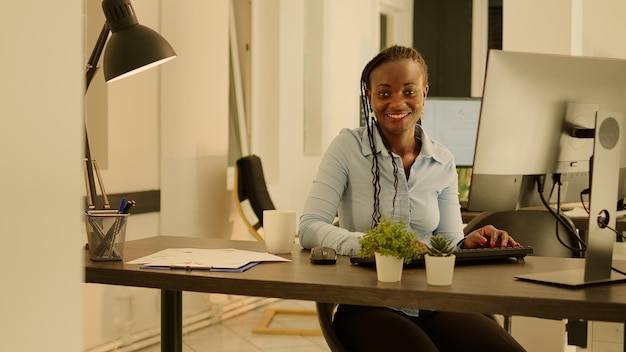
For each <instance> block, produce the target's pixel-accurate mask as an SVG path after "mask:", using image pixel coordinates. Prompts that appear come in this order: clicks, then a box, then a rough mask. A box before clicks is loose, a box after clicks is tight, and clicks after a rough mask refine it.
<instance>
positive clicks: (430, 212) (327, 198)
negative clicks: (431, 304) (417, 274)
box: [299, 125, 463, 255]
mask: <svg viewBox="0 0 626 352" xmlns="http://www.w3.org/2000/svg"><path fill="white" fill-rule="evenodd" d="M374 131H375V132H374V133H375V143H376V149H377V150H378V159H379V167H380V187H381V191H380V197H379V199H380V212H381V214H382V217H383V218H389V217H392V216H393V218H394V219H395V220H402V221H404V222H405V223H406V224H407V226H408V228H409V230H410V231H412V232H414V233H416V236H417V239H419V240H420V241H422V242H424V243H429V238H430V236H431V235H432V234H433V233H440V234H443V235H444V236H446V237H447V238H449V239H452V240H453V243H455V244H458V242H459V241H460V240H461V239H462V238H463V222H462V220H461V210H460V209H461V208H460V204H459V198H458V181H457V173H456V165H455V163H454V158H453V155H452V153H451V152H450V151H449V150H448V149H447V148H446V147H444V146H443V145H442V144H440V143H438V142H436V141H433V140H431V139H430V138H429V137H428V135H427V134H426V133H425V132H424V130H423V129H422V127H421V126H420V125H416V127H415V138H417V139H419V140H420V141H421V144H422V147H421V150H420V153H419V155H418V157H417V159H416V160H415V162H414V163H413V165H411V171H410V176H409V178H408V179H407V177H406V174H405V172H404V168H403V167H402V160H401V158H400V157H399V156H398V155H396V154H392V155H393V158H395V160H396V164H397V165H398V193H397V195H396V201H395V209H394V207H393V204H392V203H393V197H394V187H393V183H394V177H393V166H392V163H391V159H390V158H391V155H390V154H389V153H388V152H387V149H386V148H385V147H384V146H383V142H382V139H381V136H380V134H379V133H378V131H377V130H376V129H374ZM372 158H373V156H372V150H371V148H370V144H369V139H368V136H367V129H366V128H365V127H361V128H357V129H353V130H351V129H343V130H342V131H341V132H340V133H339V135H338V136H337V137H336V138H335V139H334V140H333V141H332V143H331V144H330V145H329V147H328V149H327V151H326V153H325V154H324V157H323V158H322V160H321V163H320V166H319V170H318V173H317V176H316V177H315V180H314V182H313V186H312V188H311V191H310V193H309V197H308V198H307V201H306V203H305V206H304V210H303V213H302V216H301V217H300V226H299V237H300V243H301V244H302V246H303V247H305V248H312V247H315V246H327V247H332V248H334V249H335V250H336V251H337V253H338V254H343V255H356V254H357V253H358V251H359V249H360V245H359V238H360V237H362V236H363V233H364V232H365V231H367V230H369V229H371V228H372V226H373V220H372V212H373V209H374V208H373V207H374V188H373V186H372V171H371V170H372ZM392 213H393V214H392ZM336 215H339V225H340V226H339V227H337V226H334V225H333V224H332V223H333V220H334V219H335V216H336Z"/></svg>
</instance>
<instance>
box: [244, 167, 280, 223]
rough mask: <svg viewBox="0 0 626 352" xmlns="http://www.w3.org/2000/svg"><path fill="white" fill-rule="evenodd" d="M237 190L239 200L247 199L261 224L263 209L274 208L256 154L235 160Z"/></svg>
mask: <svg viewBox="0 0 626 352" xmlns="http://www.w3.org/2000/svg"><path fill="white" fill-rule="evenodd" d="M237 173H238V182H237V192H238V194H239V201H240V202H243V201H244V200H246V199H247V200H248V201H249V202H250V207H252V210H253V211H254V214H255V215H256V217H257V218H258V220H259V223H260V225H261V226H263V210H273V209H276V207H275V206H274V203H273V202H272V198H271V197H270V194H269V192H268V191H267V185H266V183H265V174H264V173H263V165H262V164H261V159H260V158H259V157H258V156H256V155H248V156H244V157H242V158H240V159H238V160H237Z"/></svg>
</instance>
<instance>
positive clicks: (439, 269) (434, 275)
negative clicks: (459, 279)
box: [424, 254, 456, 286]
mask: <svg viewBox="0 0 626 352" xmlns="http://www.w3.org/2000/svg"><path fill="white" fill-rule="evenodd" d="M424 259H425V261H426V282H427V283H428V284H429V285H433V286H450V285H452V276H453V274H454V262H455V260H456V256H455V255H450V256H447V257H434V256H431V255H429V254H426V255H425V256H424Z"/></svg>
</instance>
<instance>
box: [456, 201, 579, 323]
mask: <svg viewBox="0 0 626 352" xmlns="http://www.w3.org/2000/svg"><path fill="white" fill-rule="evenodd" d="M563 219H564V221H565V222H566V223H567V224H568V225H567V226H566V225H564V224H562V223H560V222H559V223H558V234H559V237H560V238H561V240H562V241H563V242H564V243H565V244H567V245H568V246H569V247H570V248H567V247H566V246H564V245H563V244H561V243H560V242H559V240H558V239H557V237H556V228H557V220H556V218H555V217H554V216H553V215H552V214H551V213H550V212H549V211H547V210H536V209H532V210H531V209H527V210H524V209H522V210H511V211H487V212H483V213H480V214H479V215H478V216H476V217H475V218H474V219H472V220H470V221H469V222H468V224H467V225H465V228H464V229H463V232H464V233H465V234H466V235H467V234H469V233H470V232H472V231H474V230H477V229H479V228H481V227H483V226H485V225H493V226H495V227H496V228H498V229H501V230H506V231H507V232H508V233H509V234H510V235H511V236H512V237H513V239H515V241H517V242H519V243H521V244H522V245H524V246H532V247H533V248H534V253H533V255H536V256H544V257H566V258H580V257H581V253H582V252H581V251H580V248H581V246H580V242H579V239H578V237H577V235H576V234H575V233H572V230H574V231H575V229H576V227H575V226H574V223H573V222H572V221H571V219H569V218H568V217H567V216H565V215H563ZM568 227H569V228H568ZM570 229H572V230H570ZM504 328H505V329H506V330H507V331H508V332H509V333H510V332H511V317H510V316H504Z"/></svg>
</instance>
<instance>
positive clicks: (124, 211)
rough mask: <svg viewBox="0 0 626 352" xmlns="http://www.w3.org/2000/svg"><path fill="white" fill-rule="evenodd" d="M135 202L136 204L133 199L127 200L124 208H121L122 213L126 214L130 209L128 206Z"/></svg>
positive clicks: (133, 204) (132, 205) (130, 206)
mask: <svg viewBox="0 0 626 352" xmlns="http://www.w3.org/2000/svg"><path fill="white" fill-rule="evenodd" d="M135 204H136V202H135V201H134V200H130V201H128V203H126V206H124V209H123V210H122V213H124V214H128V212H129V211H130V208H132V207H134V206H135Z"/></svg>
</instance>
